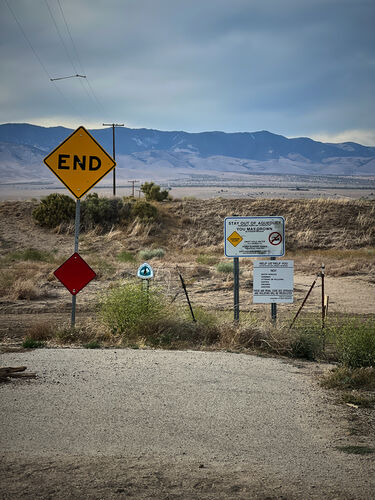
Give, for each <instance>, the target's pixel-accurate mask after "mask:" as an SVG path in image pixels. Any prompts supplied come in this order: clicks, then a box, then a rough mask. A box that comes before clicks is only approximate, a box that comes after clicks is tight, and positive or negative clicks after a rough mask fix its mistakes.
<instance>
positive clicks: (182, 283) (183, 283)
mask: <svg viewBox="0 0 375 500" xmlns="http://www.w3.org/2000/svg"><path fill="white" fill-rule="evenodd" d="M177 272H178V275H179V277H180V280H181V285H182V288H183V289H184V292H185V296H186V300H187V303H188V304H189V308H190V313H191V317H192V318H193V321H194V323H196V321H197V320H196V319H195V316H194V311H193V307H192V305H191V302H190V299H189V295H188V292H187V290H186V285H185V281H184V278H183V277H182V275H181V273H180V271H179V270H178V269H177Z"/></svg>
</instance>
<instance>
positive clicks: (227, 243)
mask: <svg viewBox="0 0 375 500" xmlns="http://www.w3.org/2000/svg"><path fill="white" fill-rule="evenodd" d="M284 228H285V219H284V217H276V216H275V217H235V216H233V217H226V218H225V221H224V248H225V256H226V257H282V256H283V255H284V254H285V230H284Z"/></svg>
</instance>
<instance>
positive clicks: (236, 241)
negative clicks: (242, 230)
mask: <svg viewBox="0 0 375 500" xmlns="http://www.w3.org/2000/svg"><path fill="white" fill-rule="evenodd" d="M227 240H228V241H229V243H232V245H233V246H234V247H236V246H237V245H238V244H239V243H241V241H242V240H243V238H242V236H241V235H240V234H238V233H237V231H234V232H233V233H232V234H231V235H230V236H228V238H227Z"/></svg>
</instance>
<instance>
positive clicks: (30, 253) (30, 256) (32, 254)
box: [7, 248, 54, 262]
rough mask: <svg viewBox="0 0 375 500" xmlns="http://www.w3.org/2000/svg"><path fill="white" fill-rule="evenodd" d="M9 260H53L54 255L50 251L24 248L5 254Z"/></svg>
mask: <svg viewBox="0 0 375 500" xmlns="http://www.w3.org/2000/svg"><path fill="white" fill-rule="evenodd" d="M7 258H8V259H10V260H20V261H22V260H31V261H34V262H53V261H54V256H53V255H52V253H50V252H45V251H43V250H37V249H36V248H25V249H23V250H18V251H16V252H11V253H9V254H8V255H7Z"/></svg>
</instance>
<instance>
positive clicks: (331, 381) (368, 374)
mask: <svg viewBox="0 0 375 500" xmlns="http://www.w3.org/2000/svg"><path fill="white" fill-rule="evenodd" d="M321 385H322V386H323V387H326V388H328V389H354V390H356V389H357V390H358V389H365V390H369V391H374V390H375V368H374V367H367V368H356V369H351V368H347V367H345V366H340V367H338V368H334V369H333V370H331V371H330V372H329V373H326V374H325V375H324V376H323V377H322V379H321Z"/></svg>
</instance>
